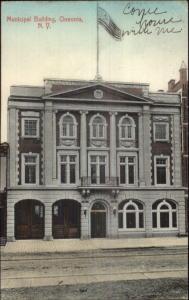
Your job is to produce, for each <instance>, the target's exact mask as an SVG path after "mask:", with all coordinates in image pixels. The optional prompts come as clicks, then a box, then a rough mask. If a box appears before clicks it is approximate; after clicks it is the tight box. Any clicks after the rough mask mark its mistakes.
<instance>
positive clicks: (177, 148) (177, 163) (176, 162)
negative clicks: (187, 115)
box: [172, 114, 181, 186]
mask: <svg viewBox="0 0 189 300" xmlns="http://www.w3.org/2000/svg"><path fill="white" fill-rule="evenodd" d="M172 130H173V138H172V145H173V147H172V149H173V174H174V178H173V179H174V185H175V186H181V137H180V131H181V129H180V115H179V114H175V115H174V116H173V128H172Z"/></svg>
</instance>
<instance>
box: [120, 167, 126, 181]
mask: <svg viewBox="0 0 189 300" xmlns="http://www.w3.org/2000/svg"><path fill="white" fill-rule="evenodd" d="M120 183H125V166H120Z"/></svg>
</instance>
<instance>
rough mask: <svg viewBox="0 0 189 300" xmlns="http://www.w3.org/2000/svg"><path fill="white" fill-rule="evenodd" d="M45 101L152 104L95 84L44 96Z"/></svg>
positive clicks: (109, 87) (100, 84) (110, 87)
mask: <svg viewBox="0 0 189 300" xmlns="http://www.w3.org/2000/svg"><path fill="white" fill-rule="evenodd" d="M43 98H44V99H51V100H61V99H62V100H63V99H64V100H66V99H68V100H86V101H87V100H88V101H91V100H94V101H101V102H103V101H116V100H117V101H124V102H125V101H128V102H137V103H138V102H141V103H151V100H150V99H146V98H143V97H140V96H137V95H133V94H130V93H127V92H124V91H121V90H119V89H117V88H114V87H112V86H110V85H107V84H102V83H95V84H93V85H90V86H89V85H87V86H85V87H81V88H77V89H73V90H69V91H59V92H57V93H53V94H50V95H48V96H44V97H43Z"/></svg>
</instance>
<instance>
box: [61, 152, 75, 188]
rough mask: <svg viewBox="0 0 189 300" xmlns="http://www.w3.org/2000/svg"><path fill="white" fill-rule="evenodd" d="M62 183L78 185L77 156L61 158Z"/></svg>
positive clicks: (62, 156) (63, 156)
mask: <svg viewBox="0 0 189 300" xmlns="http://www.w3.org/2000/svg"><path fill="white" fill-rule="evenodd" d="M60 181H61V183H64V184H65V183H67V184H74V183H76V155H61V156H60Z"/></svg>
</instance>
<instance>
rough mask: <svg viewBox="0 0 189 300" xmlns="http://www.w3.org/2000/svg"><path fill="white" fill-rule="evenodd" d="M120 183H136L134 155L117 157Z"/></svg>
mask: <svg viewBox="0 0 189 300" xmlns="http://www.w3.org/2000/svg"><path fill="white" fill-rule="evenodd" d="M119 171H120V176H119V178H120V184H128V185H129V184H135V183H136V157H135V156H125V155H121V156H120V157H119Z"/></svg>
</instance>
